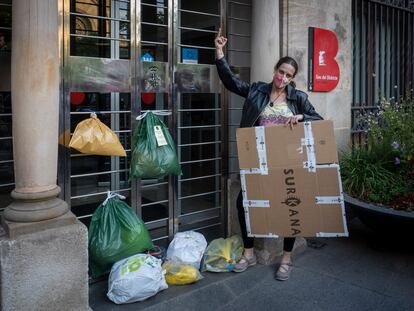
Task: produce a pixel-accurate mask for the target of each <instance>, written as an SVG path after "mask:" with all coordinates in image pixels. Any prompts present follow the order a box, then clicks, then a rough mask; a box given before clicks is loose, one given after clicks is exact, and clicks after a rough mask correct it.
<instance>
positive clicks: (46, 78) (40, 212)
mask: <svg viewBox="0 0 414 311" xmlns="http://www.w3.org/2000/svg"><path fill="white" fill-rule="evenodd" d="M12 19H13V20H12V22H13V27H12V29H13V40H12V42H13V48H12V66H11V67H12V69H11V80H12V111H13V151H14V172H15V183H16V186H15V189H14V190H13V191H12V193H11V196H12V198H13V199H14V200H15V201H14V202H13V203H12V204H11V205H10V206H8V207H7V209H6V210H5V212H4V217H5V219H6V220H9V221H13V222H38V221H42V220H47V219H52V218H56V217H58V216H61V215H63V214H65V213H66V212H67V211H68V206H67V204H66V203H65V202H64V201H62V200H60V199H58V198H57V197H56V196H57V195H58V194H59V192H60V188H59V187H58V186H57V185H56V177H57V155H58V144H57V140H58V122H59V83H60V75H59V49H58V48H59V43H58V42H59V41H58V4H57V1H56V0H49V1H48V0H43V1H39V0H36V1H29V0H19V1H13V7H12Z"/></svg>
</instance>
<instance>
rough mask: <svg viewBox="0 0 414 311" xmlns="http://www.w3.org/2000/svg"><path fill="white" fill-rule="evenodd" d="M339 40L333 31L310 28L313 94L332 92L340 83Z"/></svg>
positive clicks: (311, 86)
mask: <svg viewBox="0 0 414 311" xmlns="http://www.w3.org/2000/svg"><path fill="white" fill-rule="evenodd" d="M337 53H338V38H337V37H336V34H335V33H334V32H333V31H330V30H328V29H322V28H315V27H309V85H308V89H309V90H310V91H313V92H329V91H332V90H333V89H334V88H335V87H336V86H337V85H338V83H339V65H338V63H337V62H336V60H335V57H336V54H337Z"/></svg>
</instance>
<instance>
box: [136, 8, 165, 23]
mask: <svg viewBox="0 0 414 311" xmlns="http://www.w3.org/2000/svg"><path fill="white" fill-rule="evenodd" d="M141 8H142V13H141V16H142V22H147V23H154V24H163V25H167V24H168V9H164V8H160V7H153V6H147V5H142V7H141Z"/></svg>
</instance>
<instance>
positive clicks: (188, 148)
mask: <svg viewBox="0 0 414 311" xmlns="http://www.w3.org/2000/svg"><path fill="white" fill-rule="evenodd" d="M222 24H223V23H222V3H221V1H219V0H215V1H214V0H213V1H192V0H181V1H178V10H177V12H176V18H175V39H176V40H175V42H176V45H175V46H174V48H175V51H176V53H175V56H176V58H175V62H176V70H175V81H174V82H175V85H176V93H175V94H174V95H175V101H176V105H175V108H176V115H177V144H178V153H179V158H180V163H181V165H182V170H183V175H182V176H180V177H178V183H177V202H176V206H175V215H177V218H178V223H176V230H179V231H185V230H196V231H200V232H202V233H204V234H205V235H206V236H207V238H210V239H211V238H215V237H217V236H223V235H224V229H225V224H224V219H225V214H226V213H225V208H224V207H225V204H224V202H225V199H224V198H225V176H224V172H225V168H224V166H223V165H224V164H225V163H226V161H225V160H224V159H223V158H224V157H225V152H226V150H225V148H223V147H224V146H225V145H226V144H225V142H224V137H225V132H224V129H225V127H224V126H223V121H224V120H225V119H224V118H225V116H226V113H225V108H224V106H223V103H222V97H221V96H220V86H219V83H218V77H217V73H216V68H215V65H214V60H215V48H214V38H215V36H216V34H217V32H218V30H219V28H220V25H222ZM223 31H224V29H223ZM223 160H224V161H223Z"/></svg>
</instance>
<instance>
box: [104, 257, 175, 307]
mask: <svg viewBox="0 0 414 311" xmlns="http://www.w3.org/2000/svg"><path fill="white" fill-rule="evenodd" d="M164 274H165V271H163V269H162V267H161V260H160V259H157V258H155V257H153V256H151V255H147V254H137V255H134V256H131V257H129V258H126V259H123V260H121V261H118V262H116V263H115V264H114V266H113V267H112V269H111V274H110V275H109V279H108V293H107V296H108V298H109V299H110V300H111V301H113V302H115V303H116V304H122V303H131V302H136V301H142V300H145V299H147V298H149V297H152V296H154V295H155V294H157V293H158V292H159V291H162V290H164V289H166V288H168V285H167V283H166V282H165V278H164Z"/></svg>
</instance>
